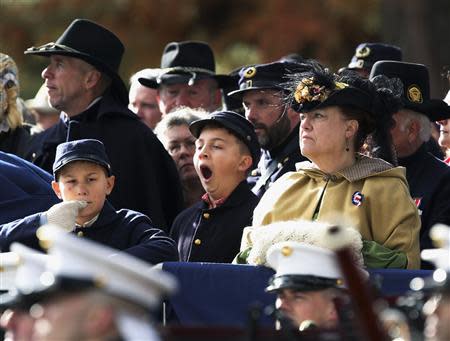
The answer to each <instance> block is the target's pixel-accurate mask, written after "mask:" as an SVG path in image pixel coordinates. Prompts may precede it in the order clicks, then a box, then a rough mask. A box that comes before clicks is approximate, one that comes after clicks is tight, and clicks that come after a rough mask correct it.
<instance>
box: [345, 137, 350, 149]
mask: <svg viewBox="0 0 450 341" xmlns="http://www.w3.org/2000/svg"><path fill="white" fill-rule="evenodd" d="M345 151H346V152H349V151H350V148H349V147H348V139H345Z"/></svg>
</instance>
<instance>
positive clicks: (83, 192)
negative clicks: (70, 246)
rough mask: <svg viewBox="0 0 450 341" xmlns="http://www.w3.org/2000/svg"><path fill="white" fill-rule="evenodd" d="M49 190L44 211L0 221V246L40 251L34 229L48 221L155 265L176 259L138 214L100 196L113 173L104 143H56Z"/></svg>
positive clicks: (169, 241) (106, 190) (169, 246)
mask: <svg viewBox="0 0 450 341" xmlns="http://www.w3.org/2000/svg"><path fill="white" fill-rule="evenodd" d="M53 175H54V181H52V188H53V191H54V192H55V194H56V195H57V196H58V198H59V199H61V200H62V202H61V203H58V204H56V205H54V206H52V207H51V208H50V209H49V210H48V211H46V212H41V213H37V214H34V215H31V216H27V217H25V218H23V219H19V220H16V221H14V222H11V223H8V224H4V225H0V248H1V250H2V252H5V251H8V250H9V245H10V244H11V243H12V242H14V241H18V242H21V243H23V244H25V245H28V246H31V247H33V248H36V249H40V246H39V243H38V239H37V237H36V230H37V229H38V228H39V226H41V225H43V224H46V223H49V224H54V225H57V226H59V227H60V228H62V229H64V230H66V231H67V232H70V233H74V234H76V235H77V236H79V237H85V238H88V239H91V240H94V241H96V242H99V243H101V244H104V245H107V246H109V247H112V248H114V249H118V250H122V251H125V252H127V253H130V254H132V255H134V256H136V257H138V258H140V259H142V260H145V261H147V262H149V263H152V264H155V263H159V262H164V261H175V260H178V254H177V250H176V246H175V243H174V241H173V240H172V239H170V238H169V237H168V236H167V235H166V234H165V233H164V232H163V231H162V230H160V229H158V228H156V227H154V226H153V225H152V222H151V220H150V219H149V218H148V217H147V216H146V215H144V214H142V213H139V212H135V211H131V210H127V209H121V210H119V211H116V210H115V209H114V208H113V207H112V205H111V204H110V203H109V202H108V200H107V199H106V197H107V195H109V194H110V193H111V192H112V190H113V188H114V181H115V177H114V175H112V170H111V166H110V163H109V159H108V156H107V154H106V151H105V147H104V145H103V143H102V142H100V141H98V140H93V139H84V140H76V141H71V142H65V143H61V144H59V145H58V147H57V149H56V157H55V162H54V164H53Z"/></svg>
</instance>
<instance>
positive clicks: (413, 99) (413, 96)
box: [370, 61, 450, 121]
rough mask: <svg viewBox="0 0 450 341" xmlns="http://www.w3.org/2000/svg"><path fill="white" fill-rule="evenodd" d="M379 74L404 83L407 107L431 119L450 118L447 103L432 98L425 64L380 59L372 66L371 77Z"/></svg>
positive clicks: (404, 97) (404, 99) (405, 104)
mask: <svg viewBox="0 0 450 341" xmlns="http://www.w3.org/2000/svg"><path fill="white" fill-rule="evenodd" d="M379 75H384V76H386V77H389V78H398V79H399V80H400V81H401V82H402V83H403V94H402V101H403V105H404V107H405V108H407V109H410V110H414V111H417V112H420V113H422V114H424V115H426V116H427V117H428V118H429V119H430V121H439V120H442V119H447V118H450V109H449V106H448V105H447V103H445V102H444V101H442V100H440V99H430V81H429V74H428V68H427V67H426V66H425V65H423V64H413V63H405V62H397V61H379V62H376V63H375V64H374V66H373V67H372V71H371V73H370V79H371V80H373V79H374V78H375V77H376V76H379Z"/></svg>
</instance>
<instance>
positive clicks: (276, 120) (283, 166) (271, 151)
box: [228, 62, 306, 197]
mask: <svg viewBox="0 0 450 341" xmlns="http://www.w3.org/2000/svg"><path fill="white" fill-rule="evenodd" d="M305 67H306V65H303V64H298V63H293V62H274V63H270V64H259V65H254V66H250V67H244V68H242V69H241V71H240V73H239V75H240V78H239V89H238V90H235V91H232V92H230V93H229V94H228V96H232V97H235V98H240V99H241V100H242V103H243V106H244V109H245V117H246V118H247V119H248V120H249V121H250V122H252V123H253V125H254V126H255V131H256V135H257V136H258V141H259V144H260V145H261V148H262V155H261V160H260V162H259V164H258V167H257V169H255V170H253V172H252V173H251V176H250V177H249V178H248V179H247V180H248V182H249V184H250V186H251V187H252V191H253V193H255V194H256V195H257V196H258V197H262V195H263V194H264V193H265V191H266V189H267V188H268V187H269V186H270V184H271V183H273V182H274V181H275V180H276V179H278V178H279V177H281V176H282V175H283V174H285V173H286V172H291V171H295V164H296V163H297V162H300V161H305V160H306V158H305V157H303V156H302V154H301V153H300V149H299V147H298V146H299V142H298V128H299V122H300V117H299V115H298V113H297V112H295V111H294V110H293V109H292V108H290V106H289V105H288V103H285V101H284V97H285V95H286V92H287V90H286V89H285V87H286V85H285V84H284V83H285V82H287V81H288V78H287V76H288V75H289V74H290V73H293V72H299V71H301V70H302V69H304V68H305Z"/></svg>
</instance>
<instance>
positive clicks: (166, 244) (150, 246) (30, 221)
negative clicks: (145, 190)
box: [0, 201, 178, 264]
mask: <svg viewBox="0 0 450 341" xmlns="http://www.w3.org/2000/svg"><path fill="white" fill-rule="evenodd" d="M42 214H44V213H37V214H34V215H31V216H28V217H26V218H24V219H20V220H16V221H14V222H11V223H9V224H4V225H0V248H1V251H2V252H6V251H9V246H10V245H11V243H12V242H15V241H17V242H20V243H22V244H25V245H27V246H30V247H32V248H35V249H40V246H39V243H38V239H37V237H36V230H37V229H38V228H39V226H40V222H41V215H42ZM73 233H75V234H76V235H78V236H80V237H81V236H82V237H85V238H88V239H90V240H93V241H96V242H98V243H101V244H103V245H106V246H109V247H112V248H114V249H118V250H121V251H125V252H127V253H129V254H131V255H133V256H135V257H137V258H140V259H142V260H144V261H147V262H149V263H152V264H156V263H160V262H166V261H177V260H178V252H177V248H176V245H175V242H174V241H173V240H172V239H171V238H169V237H168V236H167V235H166V234H165V233H164V231H162V230H160V229H158V228H155V227H153V225H152V223H151V221H150V219H149V218H148V217H147V216H146V215H144V214H142V213H139V212H135V211H130V210H126V209H122V210H119V211H117V212H116V211H115V210H114V207H112V205H111V204H110V203H109V202H108V201H105V205H104V206H103V209H102V211H101V212H100V215H99V217H98V219H97V221H95V222H94V224H93V225H92V226H90V227H83V228H76V229H75V230H74V232H73Z"/></svg>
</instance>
